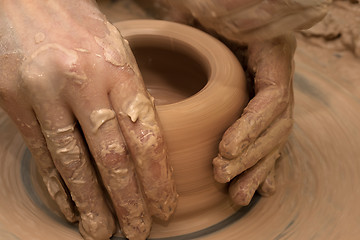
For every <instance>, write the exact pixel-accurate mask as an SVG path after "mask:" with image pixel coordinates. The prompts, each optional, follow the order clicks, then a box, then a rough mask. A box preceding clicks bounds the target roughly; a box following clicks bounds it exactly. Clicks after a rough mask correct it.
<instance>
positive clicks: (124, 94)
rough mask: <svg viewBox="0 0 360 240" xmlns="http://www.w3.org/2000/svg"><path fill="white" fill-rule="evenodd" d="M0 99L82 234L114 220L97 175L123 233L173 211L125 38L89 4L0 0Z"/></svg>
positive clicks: (100, 230)
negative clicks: (153, 217) (77, 223)
mask: <svg viewBox="0 0 360 240" xmlns="http://www.w3.org/2000/svg"><path fill="white" fill-rule="evenodd" d="M0 105H1V107H2V108H4V110H5V111H6V112H7V113H8V114H9V116H10V117H11V118H12V119H13V121H14V122H15V123H16V125H17V126H18V128H19V130H20V132H21V133H22V135H23V137H24V139H25V142H26V144H27V146H28V147H29V149H30V151H31V153H32V155H33V158H34V159H35V161H36V163H37V166H38V169H39V172H40V174H41V176H42V178H43V181H44V183H45V185H46V187H47V189H48V191H49V193H50V195H51V197H52V198H53V199H54V200H55V201H56V203H57V204H58V206H59V208H60V209H61V211H62V212H63V213H64V215H65V217H66V219H67V220H69V221H71V222H75V221H79V230H80V233H81V234H82V235H83V237H84V238H85V239H89V240H90V239H91V240H96V239H99V240H103V239H109V238H110V237H111V236H112V234H113V233H114V231H115V228H116V227H115V226H116V223H115V218H114V216H113V214H112V212H111V211H110V208H109V206H108V201H107V200H106V197H105V195H106V194H104V192H103V190H102V187H101V184H102V183H103V184H104V186H105V188H106V190H107V192H108V195H109V196H110V199H111V201H110V202H111V204H112V207H111V208H113V209H114V210H115V212H116V216H117V219H118V221H119V223H120V226H121V228H122V231H123V233H124V234H125V235H126V237H128V238H129V239H145V238H146V237H147V236H148V234H149V232H150V228H151V222H152V216H156V217H158V218H161V219H164V220H166V219H167V218H169V216H170V215H171V214H172V213H173V211H174V209H175V205H176V201H177V194H176V191H175V188H174V182H173V178H172V172H171V168H170V166H169V165H168V161H167V153H166V146H165V143H164V139H163V136H162V133H161V129H160V127H159V125H158V120H157V115H156V112H155V110H154V106H153V102H152V99H151V97H150V96H149V95H148V93H147V91H146V89H145V87H144V85H143V81H142V77H141V74H140V72H139V69H138V67H137V65H136V62H135V59H134V57H133V55H132V53H131V50H130V48H129V45H128V43H127V41H126V40H124V39H123V38H122V37H121V35H120V33H119V32H118V31H117V29H116V28H115V27H114V26H112V25H111V24H110V23H109V22H108V21H107V20H106V19H105V17H104V16H103V15H102V14H101V13H100V12H99V10H98V8H97V6H96V5H95V3H94V2H92V1H85V0H84V1H76V4H75V3H74V2H73V1H63V0H62V1H56V0H54V1H46V2H43V1H40V0H39V1H31V2H29V1H21V0H19V1H2V2H1V3H0ZM93 162H94V164H93ZM94 166H96V167H94ZM97 173H99V174H100V176H101V177H99V178H98V176H97V175H98V174H97ZM150 183H151V184H150ZM69 193H70V194H69Z"/></svg>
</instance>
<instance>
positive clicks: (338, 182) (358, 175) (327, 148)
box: [0, 48, 360, 240]
mask: <svg viewBox="0 0 360 240" xmlns="http://www.w3.org/2000/svg"><path fill="white" fill-rule="evenodd" d="M296 63H297V68H296V74H295V82H294V86H295V102H296V104H295V111H294V119H295V124H294V129H293V131H292V134H291V136H290V138H289V142H288V144H287V145H286V148H285V150H284V151H283V154H282V158H281V159H280V160H279V162H278V166H277V182H278V183H279V185H278V190H277V192H276V194H275V195H274V196H272V197H269V198H261V197H259V196H256V197H255V198H254V199H253V201H252V203H251V204H250V206H249V207H246V208H242V209H240V210H239V211H238V212H236V213H235V214H231V215H229V216H228V217H227V218H225V219H224V220H223V221H220V222H219V223H216V224H214V225H212V226H210V227H207V228H205V229H201V230H200V231H195V232H190V233H188V234H186V235H178V234H174V233H172V235H171V236H167V237H165V238H152V239H174V240H175V239H194V238H200V239H208V240H210V239H239V238H240V237H241V238H243V239H358V236H359V234H360V228H359V226H358V224H359V223H360V208H359V204H358V202H359V199H360V190H359V188H358V186H357V185H358V183H359V182H360V161H359V160H360V159H359V156H360V148H359V146H360V135H359V132H360V127H359V122H360V112H359V109H360V98H359V95H356V94H352V93H350V92H349V91H347V90H346V89H345V88H342V86H341V85H339V84H338V83H337V81H335V80H334V79H332V78H331V77H329V76H327V74H326V73H325V72H322V71H320V70H319V69H318V68H317V65H314V64H313V63H312V58H311V56H310V55H308V53H307V52H306V51H305V50H304V49H301V48H300V49H299V50H298V53H297V57H296ZM0 132H1V136H0V239H1V240H15V239H16V240H19V239H21V240H29V239H30V240H31V239H38V240H45V239H54V240H56V239H61V240H67V239H69V240H70V239H71V240H73V239H79V240H80V239H82V238H81V236H80V235H79V233H78V231H77V228H76V226H73V225H70V224H68V223H66V222H65V221H64V220H63V219H62V218H61V217H59V216H58V215H57V214H56V212H53V211H51V210H49V209H51V203H50V202H44V200H43V199H44V197H43V196H41V193H42V190H41V189H38V186H37V185H36V178H35V177H34V176H35V169H34V167H33V164H32V162H31V156H30V154H29V152H28V151H27V150H26V147H25V145H24V143H23V141H22V139H21V136H20V134H19V133H18V132H17V130H16V129H15V127H14V125H13V124H12V123H11V122H10V120H9V119H8V118H7V116H6V115H5V114H4V113H3V112H0ZM209 161H210V160H209ZM207 217H208V216H206V214H205V215H204V216H203V221H207ZM186 224H187V225H185V226H183V227H184V228H187V227H189V228H190V227H191V226H192V225H194V224H196V223H194V222H191V220H189V221H188V222H187V223H186ZM113 239H122V238H121V237H114V238H113Z"/></svg>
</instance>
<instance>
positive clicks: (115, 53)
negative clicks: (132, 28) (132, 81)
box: [95, 21, 138, 72]
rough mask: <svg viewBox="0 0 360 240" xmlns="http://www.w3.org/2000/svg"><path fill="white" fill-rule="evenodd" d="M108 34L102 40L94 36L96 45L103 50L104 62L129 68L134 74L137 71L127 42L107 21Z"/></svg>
mask: <svg viewBox="0 0 360 240" xmlns="http://www.w3.org/2000/svg"><path fill="white" fill-rule="evenodd" d="M105 25H106V27H107V29H108V31H109V32H108V34H106V35H105V37H104V38H100V37H97V36H95V41H96V43H97V44H98V45H99V46H100V47H101V48H102V49H104V53H103V54H104V59H105V61H107V62H109V63H111V64H113V65H114V66H117V67H125V66H129V67H130V68H131V69H133V70H134V71H135V72H138V71H136V70H135V69H137V67H136V66H137V65H136V61H135V58H134V57H133V55H132V52H131V50H130V46H129V43H128V41H126V40H125V39H123V37H122V36H121V34H120V32H119V31H118V30H117V29H116V27H114V26H113V25H112V24H111V23H109V22H108V21H105Z"/></svg>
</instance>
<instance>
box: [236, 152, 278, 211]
mask: <svg viewBox="0 0 360 240" xmlns="http://www.w3.org/2000/svg"><path fill="white" fill-rule="evenodd" d="M279 156H280V154H279V151H278V150H275V151H273V152H272V153H270V154H269V155H268V156H266V157H265V158H263V159H262V160H260V161H259V162H258V163H257V164H256V165H255V166H253V167H252V168H250V169H248V170H247V171H246V172H244V173H243V174H241V175H239V176H238V177H237V178H236V179H234V180H233V181H232V182H231V184H230V187H229V193H230V197H231V199H232V200H233V202H234V203H236V204H238V205H241V206H246V205H248V204H249V203H250V201H251V199H252V197H253V196H254V193H255V191H256V189H258V187H259V185H260V184H261V183H262V182H264V181H265V179H266V177H267V175H268V174H269V173H270V171H271V169H272V168H273V167H274V164H275V161H276V159H277V158H278V157H279Z"/></svg>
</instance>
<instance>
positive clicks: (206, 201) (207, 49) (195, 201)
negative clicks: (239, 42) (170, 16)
mask: <svg viewBox="0 0 360 240" xmlns="http://www.w3.org/2000/svg"><path fill="white" fill-rule="evenodd" d="M149 25H151V26H152V27H151V28H149V27H148V26H149ZM115 26H117V27H118V28H119V29H120V31H121V32H122V34H123V36H124V37H125V39H127V40H128V41H129V43H130V46H131V48H132V50H133V52H134V55H135V57H136V59H137V62H138V64H139V67H140V70H141V72H142V75H143V78H144V82H145V84H146V86H147V88H148V89H149V91H150V93H151V94H152V95H153V97H154V98H155V104H156V108H157V112H158V115H159V118H160V121H161V124H162V127H163V130H164V134H165V139H166V142H167V144H168V150H169V158H170V162H171V164H172V166H173V168H174V175H175V182H176V186H177V191H178V193H179V195H180V196H179V203H178V206H177V209H176V211H175V214H174V216H173V218H172V219H171V220H170V222H169V223H167V226H166V227H165V228H166V231H167V232H168V231H174V233H175V232H176V231H178V230H177V229H178V226H179V224H184V222H187V221H189V220H190V219H192V218H194V217H195V218H196V216H198V215H199V214H203V213H205V212H206V213H207V214H210V212H212V213H211V214H213V215H218V217H217V218H212V219H209V220H207V221H205V222H203V223H202V224H199V225H198V226H197V227H196V230H200V229H202V228H204V227H208V226H211V225H212V224H215V223H216V222H218V221H221V220H223V219H224V218H225V217H227V216H224V215H223V213H222V211H223V210H222V209H224V208H228V209H229V210H230V209H231V210H230V213H229V212H228V213H227V214H231V212H233V211H234V210H233V209H232V204H231V201H230V200H229V199H228V194H227V191H226V188H227V186H226V185H225V184H219V183H216V181H215V180H214V178H213V171H212V164H211V162H212V159H213V158H214V157H215V156H216V154H217V151H218V143H219V141H220V139H221V136H222V134H223V133H224V131H225V130H226V129H227V128H228V127H229V126H230V125H231V124H232V123H233V122H234V121H235V120H236V119H237V118H239V116H240V114H241V112H242V109H243V108H244V107H245V105H246V103H247V93H246V84H245V78H244V73H243V70H242V68H241V66H240V65H239V63H238V61H237V60H236V58H235V57H234V56H233V54H232V53H231V52H230V51H229V50H228V49H227V48H226V47H225V46H224V45H222V44H221V43H220V42H218V41H217V40H215V39H213V38H212V37H210V36H209V35H207V34H205V33H203V32H200V31H198V30H195V29H193V28H190V27H187V26H184V25H179V24H175V23H169V22H164V21H150V20H146V21H140V20H137V21H127V22H122V23H116V24H115ZM214 126H216V127H214ZM220 213H221V214H220ZM162 228H164V226H162V225H161V224H159V225H155V226H153V231H152V234H151V236H153V237H165V236H168V235H166V234H165V235H164V234H162V232H163V231H162V230H160V229H162ZM158 229H159V230H158ZM191 231H194V229H191V230H190V229H189V230H185V231H184V232H183V233H182V234H185V233H189V232H191ZM167 234H168V233H167Z"/></svg>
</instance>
